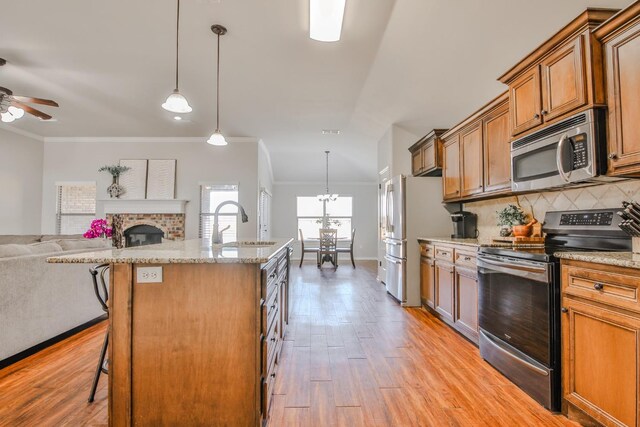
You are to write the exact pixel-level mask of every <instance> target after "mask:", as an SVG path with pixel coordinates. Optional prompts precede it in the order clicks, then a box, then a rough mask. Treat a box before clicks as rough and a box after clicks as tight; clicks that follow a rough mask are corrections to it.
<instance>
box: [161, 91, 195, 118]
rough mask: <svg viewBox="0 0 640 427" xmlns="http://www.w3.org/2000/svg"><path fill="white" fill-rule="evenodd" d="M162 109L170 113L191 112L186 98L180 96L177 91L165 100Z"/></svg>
mask: <svg viewBox="0 0 640 427" xmlns="http://www.w3.org/2000/svg"><path fill="white" fill-rule="evenodd" d="M162 108H164V109H165V110H167V111H171V112H172V113H190V112H191V111H193V109H192V108H191V106H190V105H189V102H187V98H185V97H184V96H182V94H180V92H178V90H177V89H176V90H174V91H173V93H172V94H171V95H169V97H168V98H167V100H166V101H165V102H164V104H162Z"/></svg>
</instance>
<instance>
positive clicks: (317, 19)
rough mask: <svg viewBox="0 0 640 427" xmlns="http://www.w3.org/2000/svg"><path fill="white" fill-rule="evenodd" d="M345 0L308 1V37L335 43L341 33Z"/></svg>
mask: <svg viewBox="0 0 640 427" xmlns="http://www.w3.org/2000/svg"><path fill="white" fill-rule="evenodd" d="M345 3H346V0H309V37H310V38H312V39H313V40H317V41H321V42H337V41H338V40H340V33H341V32H342V21H343V19H344V7H345Z"/></svg>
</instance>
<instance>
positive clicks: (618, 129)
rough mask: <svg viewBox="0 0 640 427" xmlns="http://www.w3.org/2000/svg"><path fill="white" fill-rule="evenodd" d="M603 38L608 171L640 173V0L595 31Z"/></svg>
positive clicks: (609, 172) (624, 173) (597, 36)
mask: <svg viewBox="0 0 640 427" xmlns="http://www.w3.org/2000/svg"><path fill="white" fill-rule="evenodd" d="M594 35H595V36H596V38H597V39H598V40H600V41H601V42H602V46H603V55H604V58H603V62H604V64H605V70H604V72H605V82H606V100H607V106H608V111H609V114H608V138H607V140H608V144H609V146H608V151H609V153H608V154H609V156H608V157H609V160H608V174H609V175H614V176H616V175H635V176H638V175H640V101H639V100H638V96H639V95H640V2H639V1H637V2H635V3H634V4H632V5H631V6H629V7H628V8H627V9H624V10H623V11H621V12H620V13H618V14H617V15H615V16H614V17H613V18H611V19H610V20H609V21H607V22H606V23H604V24H602V25H601V26H600V27H598V28H597V29H596V30H595V31H594Z"/></svg>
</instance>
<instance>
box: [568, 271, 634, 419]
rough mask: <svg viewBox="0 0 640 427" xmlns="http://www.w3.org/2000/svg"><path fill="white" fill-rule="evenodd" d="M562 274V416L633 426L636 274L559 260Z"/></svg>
mask: <svg viewBox="0 0 640 427" xmlns="http://www.w3.org/2000/svg"><path fill="white" fill-rule="evenodd" d="M561 271H562V273H561V274H562V312H563V314H562V358H563V360H562V376H563V396H564V399H565V405H564V406H565V409H566V411H565V412H567V413H568V415H569V417H570V418H575V419H578V420H580V421H582V422H584V421H585V419H586V420H595V421H597V422H598V423H600V424H602V425H605V426H637V425H638V422H639V413H640V407H639V399H638V391H639V390H638V385H639V384H640V301H639V300H638V298H639V296H640V270H636V269H629V268H622V267H615V266H609V265H603V264H593V263H585V262H579V261H568V260H562V268H561Z"/></svg>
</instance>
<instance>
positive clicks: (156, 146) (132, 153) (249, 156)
mask: <svg viewBox="0 0 640 427" xmlns="http://www.w3.org/2000/svg"><path fill="white" fill-rule="evenodd" d="M229 141H230V143H229V145H228V146H226V147H214V146H211V145H208V144H206V143H205V142H204V140H203V141H198V142H167V141H165V140H164V139H163V140H158V141H152V140H148V141H146V140H145V141H139V140H132V141H129V142H87V141H79V142H75V141H72V142H57V141H56V142H48V141H47V142H46V143H45V144H44V168H43V170H44V173H43V180H42V183H43V184H42V232H43V233H45V234H49V233H51V234H52V233H54V231H55V209H56V197H55V185H56V182H60V181H97V186H98V187H97V190H98V195H97V198H98V200H100V199H107V198H108V196H107V194H106V188H107V186H108V185H109V184H110V182H111V176H110V175H109V174H107V173H104V172H103V173H98V168H99V167H100V166H102V165H108V164H117V163H118V161H119V160H120V159H177V167H176V169H177V170H176V198H177V199H186V200H189V203H187V213H186V223H185V225H186V238H187V239H190V238H196V237H198V223H199V209H200V193H199V190H200V189H199V184H200V183H201V182H213V183H237V184H239V189H240V196H239V201H240V204H241V205H242V206H244V208H245V210H246V212H247V215H248V216H249V222H247V223H246V224H243V223H239V228H238V236H239V237H241V238H242V237H244V238H255V237H256V231H257V200H258V142H257V141H256V140H253V139H251V140H248V139H241V140H238V141H234V139H233V138H229ZM97 209H98V212H96V213H97V215H98V216H99V217H104V212H102V210H101V204H100V203H98V207H97Z"/></svg>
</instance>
